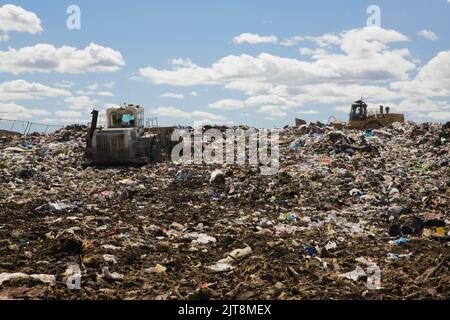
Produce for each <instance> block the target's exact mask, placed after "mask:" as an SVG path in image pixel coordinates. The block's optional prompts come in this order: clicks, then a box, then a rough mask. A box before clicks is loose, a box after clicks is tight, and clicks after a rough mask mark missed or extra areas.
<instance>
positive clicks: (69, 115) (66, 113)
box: [55, 111, 83, 119]
mask: <svg viewBox="0 0 450 320" xmlns="http://www.w3.org/2000/svg"><path fill="white" fill-rule="evenodd" d="M55 115H56V116H57V117H60V118H74V119H80V118H82V117H83V115H82V114H81V112H78V111H56V112H55Z"/></svg>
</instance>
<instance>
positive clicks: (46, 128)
mask: <svg viewBox="0 0 450 320" xmlns="http://www.w3.org/2000/svg"><path fill="white" fill-rule="evenodd" d="M47 130H48V125H47V126H46V127H45V134H47Z"/></svg>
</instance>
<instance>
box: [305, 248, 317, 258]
mask: <svg viewBox="0 0 450 320" xmlns="http://www.w3.org/2000/svg"><path fill="white" fill-rule="evenodd" d="M303 251H304V252H305V253H306V254H307V255H309V256H315V255H317V249H316V248H314V247H306V248H305V249H304V250H303Z"/></svg>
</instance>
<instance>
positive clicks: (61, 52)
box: [0, 0, 450, 128]
mask: <svg viewBox="0 0 450 320" xmlns="http://www.w3.org/2000/svg"><path fill="white" fill-rule="evenodd" d="M74 6H75V7H74ZM449 18H450V0H427V1H425V0H423V1H411V0H409V1H407V0H396V1H388V0H386V1H376V0H371V1H364V0H350V1H338V0H316V1H299V0H297V1H294V0H277V1H268V0H240V1H237V0H226V1H225V0H216V1H210V0H190V1H186V0H178V1H176V0H164V1H159V0H152V1H144V0H134V1H118V0H109V1H105V0H96V1H85V0H74V1H65V0H59V1H54V0H40V1H31V0H28V1H0V119H17V120H27V121H33V122H37V123H45V124H56V125H64V124H69V123H86V122H88V121H89V118H90V112H91V111H92V109H93V108H96V109H98V110H101V111H104V110H105V109H106V108H108V107H111V106H117V105H121V104H123V103H132V104H139V105H142V106H143V107H144V108H145V115H146V117H148V118H153V117H156V118H158V120H159V123H160V125H172V124H182V125H192V124H194V122H195V121H202V122H204V123H205V122H207V123H212V124H229V125H234V124H248V125H252V126H256V127H265V128H272V127H282V126H285V125H288V124H290V125H292V124H294V119H295V118H302V119H305V120H307V121H322V122H326V121H327V120H328V119H329V118H330V116H334V117H336V118H338V119H341V120H344V121H346V120H347V118H348V112H349V109H350V105H351V104H352V102H353V101H355V100H358V99H359V98H361V97H363V98H364V99H365V100H366V101H367V103H368V104H369V107H370V108H372V109H378V107H379V105H380V104H382V105H385V106H390V108H391V110H392V112H396V113H405V114H406V118H407V119H408V120H413V121H417V122H423V121H433V122H445V121H449V120H450V33H449V30H450V19H449Z"/></svg>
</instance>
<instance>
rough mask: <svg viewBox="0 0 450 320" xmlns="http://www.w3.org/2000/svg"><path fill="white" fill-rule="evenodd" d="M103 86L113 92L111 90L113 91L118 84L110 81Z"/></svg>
mask: <svg viewBox="0 0 450 320" xmlns="http://www.w3.org/2000/svg"><path fill="white" fill-rule="evenodd" d="M103 86H104V87H105V88H106V89H109V90H111V89H113V88H114V87H115V86H116V82H115V81H110V82H107V83H105V84H104V85H103Z"/></svg>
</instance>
